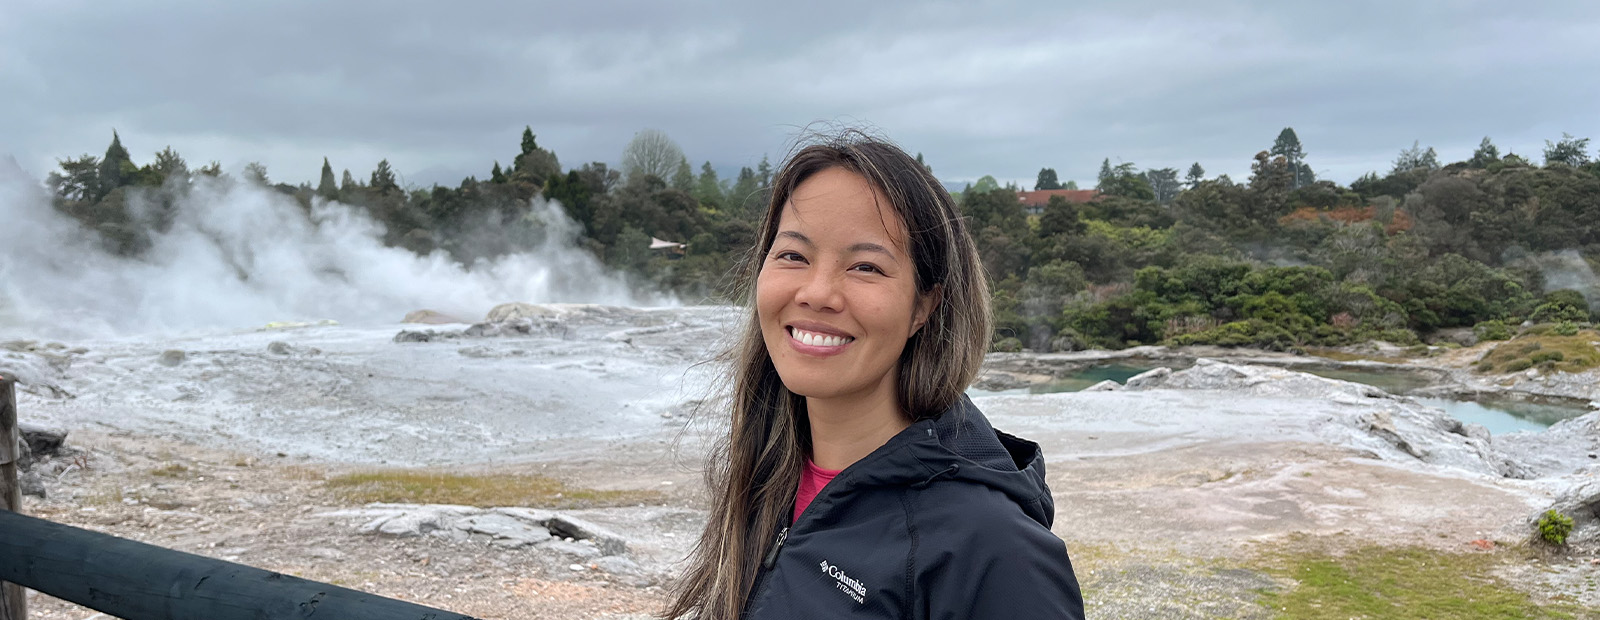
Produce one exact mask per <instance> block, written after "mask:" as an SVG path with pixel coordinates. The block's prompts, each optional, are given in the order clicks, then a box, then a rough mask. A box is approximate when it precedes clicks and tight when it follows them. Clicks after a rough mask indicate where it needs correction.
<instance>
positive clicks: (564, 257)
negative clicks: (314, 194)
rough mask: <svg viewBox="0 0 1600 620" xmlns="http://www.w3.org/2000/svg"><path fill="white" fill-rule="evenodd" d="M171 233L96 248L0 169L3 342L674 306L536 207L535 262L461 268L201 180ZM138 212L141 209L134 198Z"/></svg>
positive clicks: (550, 207)
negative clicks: (119, 247) (515, 304)
mask: <svg viewBox="0 0 1600 620" xmlns="http://www.w3.org/2000/svg"><path fill="white" fill-rule="evenodd" d="M194 183H195V185H194V187H193V189H192V191H191V192H190V193H189V195H188V197H187V198H185V199H184V200H182V201H181V202H180V204H179V205H178V209H177V215H176V219H175V221H174V223H173V225H172V228H171V229H170V230H169V231H167V232H166V233H164V234H160V235H156V236H154V238H153V239H152V241H153V246H152V247H151V248H150V250H149V251H148V252H147V253H145V255H144V256H142V257H140V258H138V259H128V258H121V257H116V256H113V255H111V254H108V253H106V252H104V251H103V250H101V249H100V244H99V243H98V240H97V239H96V238H95V236H94V233H92V232H90V231H87V230H85V229H83V228H82V227H81V226H79V225H78V224H77V223H76V222H73V221H72V220H70V219H68V218H66V217H64V216H62V215H61V214H59V213H57V212H56V211H55V210H54V209H53V208H52V207H51V205H50V196H49V195H48V194H47V193H46V192H45V191H44V189H43V188H42V187H41V186H40V184H39V183H38V182H37V181H35V180H33V179H30V178H28V177H27V176H26V174H24V173H23V172H22V171H21V170H20V169H17V168H16V167H15V166H14V165H11V166H7V165H6V163H5V162H0V339H6V338H18V337H55V338H72V337H94V336H113V335H127V334H138V333H151V332H157V333H171V332H179V331H188V330H195V329H205V328H242V327H253V326H259V325H263V324H265V323H268V322H272V321H295V320H314V319H335V320H338V321H341V322H350V323H379V322H382V323H394V322H397V321H398V320H399V319H400V318H401V317H403V316H404V315H405V314H406V313H407V312H409V311H412V310H416V309H421V308H428V309H433V310H438V311H441V312H444V313H446V314H451V315H453V316H457V317H459V318H462V319H466V320H477V319H481V318H482V317H483V316H484V314H485V313H486V312H487V311H488V310H489V308H491V307H493V306H494V305H496V304H500V303H504V302H508V301H525V302H532V303H550V302H580V303H603V304H616V305H644V304H661V303H671V300H670V299H669V298H666V297H663V296H660V295H653V294H644V293H639V292H637V291H636V290H635V289H634V288H633V287H632V286H630V285H629V283H628V282H627V281H626V280H625V279H624V278H623V277H621V276H619V275H617V274H615V273H614V272H611V271H610V270H608V269H606V268H605V267H604V266H603V265H601V264H600V263H599V261H597V260H595V258H594V257H593V256H592V255H590V254H589V253H587V252H584V251H582V250H579V249H577V247H576V245H575V243H574V242H575V240H576V238H577V234H578V229H577V225H576V224H575V223H573V222H572V220H571V219H569V218H568V217H567V216H566V214H565V212H563V211H562V209H561V207H560V206H559V205H557V204H553V203H544V202H543V201H539V202H537V203H536V204H534V205H533V209H532V211H531V213H530V216H529V217H532V218H534V220H535V221H534V222H532V223H533V224H534V225H535V226H534V227H535V228H536V229H538V230H540V231H541V235H540V237H541V239H540V240H539V242H538V243H536V244H535V246H534V247H533V249H532V250H530V251H527V252H524V253H521V254H514V255H508V256H504V257H501V258H499V259H496V260H493V261H480V262H479V263H477V264H474V265H472V266H471V267H470V268H463V267H462V266H460V265H459V264H457V263H455V262H453V261H451V260H450V259H449V258H448V257H447V256H446V255H445V254H444V253H443V252H435V253H434V254H432V255H429V256H423V257H419V256H417V255H415V254H413V253H411V252H409V251H407V250H404V249H399V248H390V247H385V246H384V245H383V244H382V242H381V241H380V240H381V239H382V237H383V228H382V226H381V225H380V224H378V223H376V222H375V221H373V220H372V219H371V218H368V217H367V216H366V215H365V214H364V213H363V212H361V211H360V210H357V209H352V208H350V207H348V206H345V205H342V204H338V203H325V202H322V201H320V200H318V201H317V203H316V204H315V205H314V206H313V208H312V209H311V213H310V216H309V218H308V217H307V215H306V214H305V212H304V211H302V209H301V208H300V206H299V205H298V204H297V203H296V202H295V201H294V200H293V199H292V198H290V197H287V196H284V195H282V194H279V193H277V192H275V191H272V190H269V189H265V188H262V187H258V186H254V185H251V184H248V183H239V182H230V181H226V180H218V179H212V178H207V177H197V178H196V180H195V182H194ZM130 207H132V208H139V201H138V200H137V198H136V197H135V199H133V200H130Z"/></svg>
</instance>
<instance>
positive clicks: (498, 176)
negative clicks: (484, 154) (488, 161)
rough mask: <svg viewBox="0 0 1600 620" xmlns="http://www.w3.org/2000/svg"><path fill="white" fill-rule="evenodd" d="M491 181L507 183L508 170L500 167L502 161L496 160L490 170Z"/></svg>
mask: <svg viewBox="0 0 1600 620" xmlns="http://www.w3.org/2000/svg"><path fill="white" fill-rule="evenodd" d="M489 182H490V183H505V182H506V172H505V171H504V170H501V169H500V162H499V161H496V162H494V169H493V170H490V171H489Z"/></svg>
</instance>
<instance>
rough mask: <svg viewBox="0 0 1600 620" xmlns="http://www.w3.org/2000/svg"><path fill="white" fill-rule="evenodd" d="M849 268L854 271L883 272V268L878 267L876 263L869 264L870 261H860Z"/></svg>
mask: <svg viewBox="0 0 1600 620" xmlns="http://www.w3.org/2000/svg"><path fill="white" fill-rule="evenodd" d="M850 269H852V270H854V271H862V272H866V273H883V270H882V269H879V268H878V266H877V265H873V264H870V263H862V264H860V265H856V266H854V267H851V268H850Z"/></svg>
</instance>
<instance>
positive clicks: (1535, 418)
mask: <svg viewBox="0 0 1600 620" xmlns="http://www.w3.org/2000/svg"><path fill="white" fill-rule="evenodd" d="M1417 401H1418V402H1421V403H1423V404H1426V405H1428V406H1431V407H1438V408H1440V409H1443V410H1444V411H1445V413H1448V414H1450V416H1451V417H1453V418H1455V419H1457V420H1461V421H1462V422H1470V423H1472V424H1481V425H1483V427H1484V428H1487V429H1489V432H1490V433H1491V434H1495V435H1499V434H1501V433H1513V432H1516V431H1542V430H1544V429H1547V428H1550V425H1552V424H1555V423H1556V422H1560V421H1562V420H1567V419H1571V418H1576V417H1578V416H1580V415H1583V414H1585V413H1588V412H1589V410H1588V409H1580V408H1578V407H1563V406H1560V405H1541V404H1537V403H1525V402H1520V401H1513V400H1492V401H1484V402H1473V401H1467V400H1448V399H1444V398H1418V399H1417Z"/></svg>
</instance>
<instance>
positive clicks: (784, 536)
mask: <svg viewBox="0 0 1600 620" xmlns="http://www.w3.org/2000/svg"><path fill="white" fill-rule="evenodd" d="M788 539H789V528H787V527H786V528H783V529H782V530H781V531H779V532H778V540H777V542H774V543H773V544H772V550H771V551H768V552H767V559H765V560H763V561H762V562H761V567H762V568H765V569H767V570H772V567H773V566H774V565H776V564H777V563H778V550H779V549H782V548H783V541H785V540H788Z"/></svg>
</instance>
